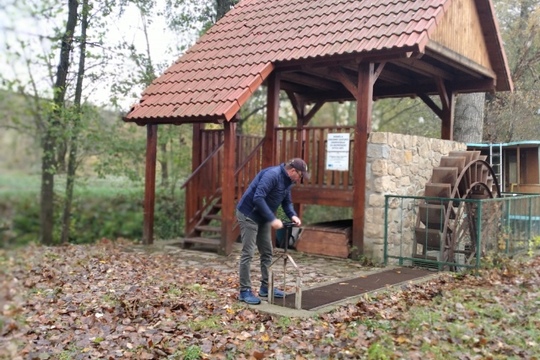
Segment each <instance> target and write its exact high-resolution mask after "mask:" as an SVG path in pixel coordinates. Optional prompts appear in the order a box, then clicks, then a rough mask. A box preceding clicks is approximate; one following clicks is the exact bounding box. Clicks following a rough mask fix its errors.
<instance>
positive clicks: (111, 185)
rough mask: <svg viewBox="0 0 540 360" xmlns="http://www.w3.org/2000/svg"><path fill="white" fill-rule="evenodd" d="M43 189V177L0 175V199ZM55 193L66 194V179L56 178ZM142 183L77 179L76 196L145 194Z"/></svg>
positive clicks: (119, 179)
mask: <svg viewBox="0 0 540 360" xmlns="http://www.w3.org/2000/svg"><path fill="white" fill-rule="evenodd" d="M40 187H41V175H28V174H21V173H14V172H8V173H0V198H1V197H3V196H6V195H8V196H9V197H12V196H13V195H17V196H25V195H37V194H38V193H39V190H40ZM54 188H55V192H57V193H58V194H64V192H65V189H66V177H65V176H64V175H57V176H55V183H54ZM143 189H144V187H143V184H142V183H139V184H138V183H134V182H132V181H130V180H128V179H126V178H120V177H107V178H103V179H100V178H77V179H76V180H75V189H74V192H75V195H76V196H85V195H86V196H100V197H110V196H114V195H127V194H134V193H137V192H140V193H141V194H142V192H143Z"/></svg>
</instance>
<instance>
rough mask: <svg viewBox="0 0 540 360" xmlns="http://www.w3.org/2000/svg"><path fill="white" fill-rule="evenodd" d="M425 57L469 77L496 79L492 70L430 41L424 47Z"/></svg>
mask: <svg viewBox="0 0 540 360" xmlns="http://www.w3.org/2000/svg"><path fill="white" fill-rule="evenodd" d="M426 55H428V56H430V57H432V58H434V59H437V60H439V61H442V62H444V63H445V64H448V65H450V66H452V67H454V68H456V69H458V70H460V71H462V72H464V73H466V74H468V75H470V76H475V77H477V78H481V77H482V76H485V77H488V78H492V79H496V78H497V74H495V72H494V71H493V70H491V69H488V68H485V67H483V66H482V65H480V64H478V63H476V62H474V61H472V60H471V59H469V58H467V57H465V56H463V55H461V54H458V53H457V52H455V51H453V50H450V49H449V48H447V47H445V46H443V45H441V44H439V43H436V42H434V41H430V42H429V43H428V44H427V45H426Z"/></svg>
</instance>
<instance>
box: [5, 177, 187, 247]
mask: <svg viewBox="0 0 540 360" xmlns="http://www.w3.org/2000/svg"><path fill="white" fill-rule="evenodd" d="M37 193H38V192H37V190H35V189H33V191H25V192H19V191H18V192H14V193H11V194H6V193H3V194H0V218H2V219H3V220H2V224H0V225H2V226H1V228H2V232H1V233H0V236H1V237H0V246H3V245H8V244H9V245H25V244H28V243H31V242H37V241H39V227H40V221H39V210H40V209H39V196H38V195H37ZM58 193H59V191H57V194H58ZM143 199H144V191H143V189H142V188H141V187H133V188H131V189H130V188H126V187H124V188H122V187H119V188H116V189H115V186H110V187H103V186H99V187H94V188H92V186H90V185H86V186H84V187H82V189H79V190H78V191H76V192H75V197H74V199H73V205H72V217H71V224H70V238H69V242H70V243H76V244H81V243H92V242H94V241H96V240H99V239H101V238H108V239H113V240H114V239H117V238H120V237H121V238H126V239H131V240H140V239H142V232H143V211H144V207H143ZM63 205H64V197H63V194H62V193H61V194H59V195H57V197H56V199H55V219H54V221H55V234H54V235H55V240H56V241H57V242H59V239H60V233H61V215H62V211H63ZM183 214H184V196H183V192H178V194H177V195H176V196H172V195H170V194H167V192H166V191H164V190H158V191H157V192H156V203H155V211H154V215H155V218H154V237H155V238H163V239H170V238H175V237H179V236H182V232H183V225H184V223H183Z"/></svg>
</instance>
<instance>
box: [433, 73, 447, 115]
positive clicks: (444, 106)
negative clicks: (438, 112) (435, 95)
mask: <svg viewBox="0 0 540 360" xmlns="http://www.w3.org/2000/svg"><path fill="white" fill-rule="evenodd" d="M435 83H436V84H437V89H438V90H439V98H440V99H441V105H442V109H443V111H447V110H448V109H449V108H450V97H449V95H448V91H447V89H446V86H445V84H444V80H443V79H441V78H439V77H438V78H435Z"/></svg>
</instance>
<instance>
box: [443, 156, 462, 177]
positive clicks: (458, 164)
mask: <svg viewBox="0 0 540 360" xmlns="http://www.w3.org/2000/svg"><path fill="white" fill-rule="evenodd" d="M465 160H466V159H465V157H464V156H443V157H441V162H440V163H439V166H440V167H455V168H457V170H458V174H459V173H461V171H462V170H463V168H464V167H465Z"/></svg>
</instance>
